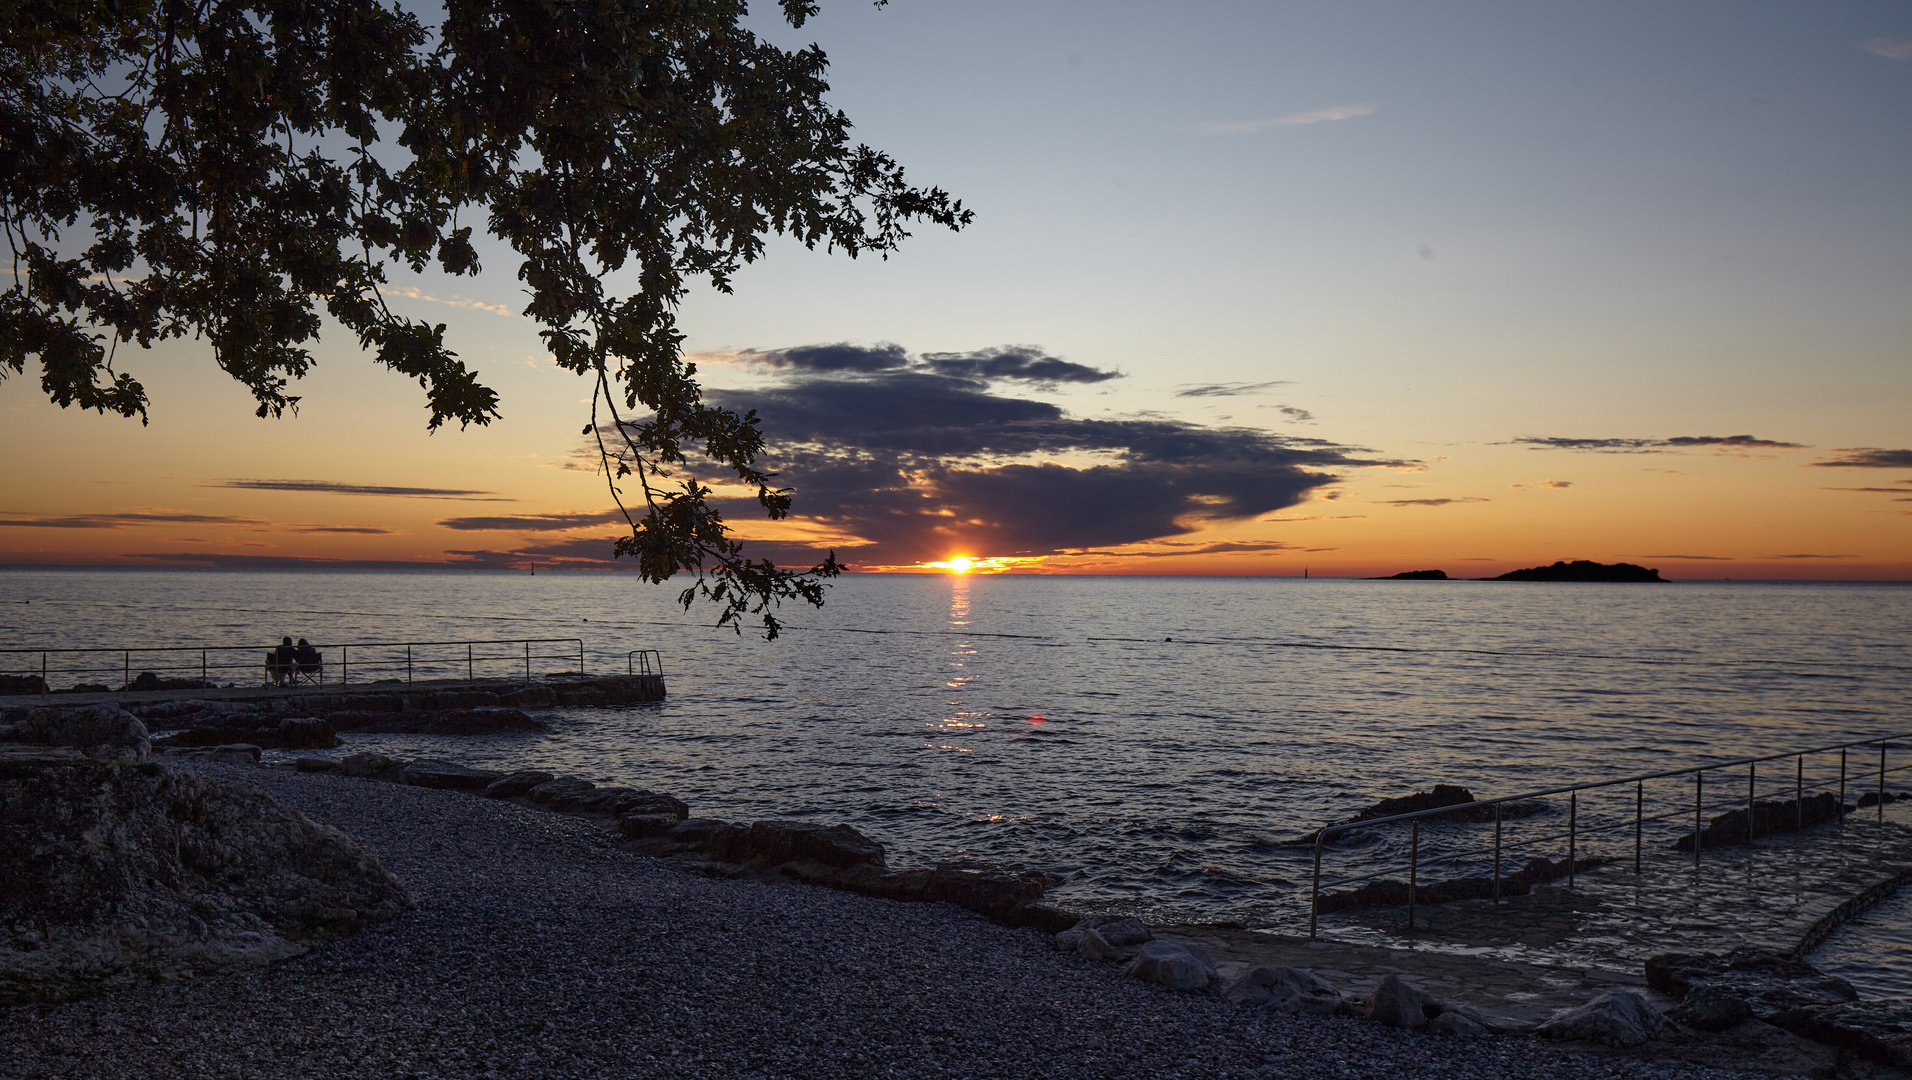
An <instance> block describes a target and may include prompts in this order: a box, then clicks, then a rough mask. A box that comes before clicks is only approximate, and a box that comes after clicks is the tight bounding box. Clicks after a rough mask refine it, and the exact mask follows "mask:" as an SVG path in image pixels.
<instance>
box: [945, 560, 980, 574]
mask: <svg viewBox="0 0 1912 1080" xmlns="http://www.w3.org/2000/svg"><path fill="white" fill-rule="evenodd" d="M948 565H949V568H950V570H952V571H954V572H955V573H958V574H967V573H969V568H970V567H972V566H974V565H976V560H974V559H971V558H969V557H968V556H958V557H956V558H954V559H951V560H949V563H948Z"/></svg>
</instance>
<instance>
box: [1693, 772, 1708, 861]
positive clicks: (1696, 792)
mask: <svg viewBox="0 0 1912 1080" xmlns="http://www.w3.org/2000/svg"><path fill="white" fill-rule="evenodd" d="M1705 775H1706V772H1705V770H1703V769H1695V770H1693V868H1694V869H1695V870H1697V869H1699V865H1700V805H1701V803H1702V801H1703V798H1704V796H1703V795H1702V793H1703V792H1704V791H1705V790H1706V781H1705V780H1704V779H1703V777H1705Z"/></svg>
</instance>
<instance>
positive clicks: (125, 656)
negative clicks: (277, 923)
mask: <svg viewBox="0 0 1912 1080" xmlns="http://www.w3.org/2000/svg"><path fill="white" fill-rule="evenodd" d="M120 662H121V663H122V664H124V665H125V666H126V677H125V678H123V679H121V680H120V689H121V690H124V689H126V688H127V687H128V686H131V685H132V684H133V654H132V653H130V652H122V653H120ZM1879 759H1880V760H1881V761H1883V760H1885V744H1883V743H1881V744H1880V746H1879ZM1879 776H1880V780H1879V782H1880V783H1881V784H1883V783H1884V782H1885V774H1884V773H1880V774H1879ZM1880 790H1884V789H1883V788H1881V789H1880Z"/></svg>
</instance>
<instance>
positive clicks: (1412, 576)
mask: <svg viewBox="0 0 1912 1080" xmlns="http://www.w3.org/2000/svg"><path fill="white" fill-rule="evenodd" d="M1371 580H1374V581H1446V580H1447V571H1445V570H1403V571H1401V572H1400V573H1398V574H1389V575H1387V576H1386V577H1378V578H1373V579H1371Z"/></svg>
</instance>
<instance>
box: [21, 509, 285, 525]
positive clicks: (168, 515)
mask: <svg viewBox="0 0 1912 1080" xmlns="http://www.w3.org/2000/svg"><path fill="white" fill-rule="evenodd" d="M269 524H271V522H268V521H266V520H265V519H263V518H251V517H229V516H226V515H222V514H176V513H173V512H172V511H169V510H146V511H137V512H134V513H127V514H73V515H70V516H66V517H16V518H13V519H12V520H6V519H0V528H5V527H12V528H16V529H127V528H134V527H137V526H140V525H255V526H256V525H269Z"/></svg>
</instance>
